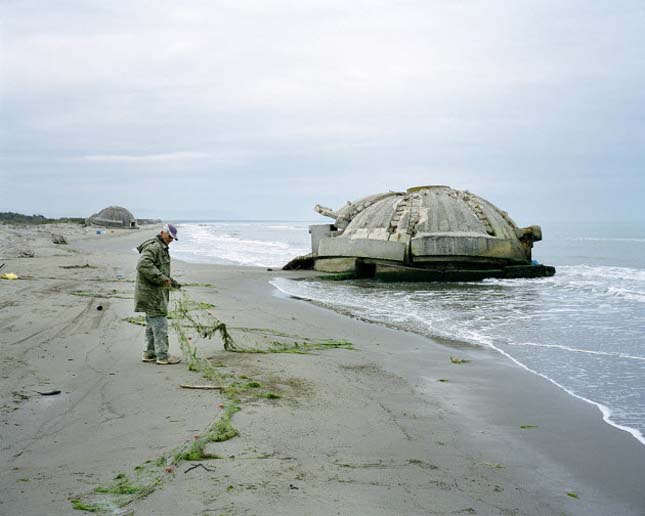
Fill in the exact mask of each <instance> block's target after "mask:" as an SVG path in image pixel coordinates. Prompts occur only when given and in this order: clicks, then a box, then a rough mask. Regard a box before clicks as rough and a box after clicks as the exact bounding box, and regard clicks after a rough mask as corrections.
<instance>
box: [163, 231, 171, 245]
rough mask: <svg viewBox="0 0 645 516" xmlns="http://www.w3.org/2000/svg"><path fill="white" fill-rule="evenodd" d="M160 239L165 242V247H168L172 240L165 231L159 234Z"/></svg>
mask: <svg viewBox="0 0 645 516" xmlns="http://www.w3.org/2000/svg"><path fill="white" fill-rule="evenodd" d="M161 239H162V240H163V241H164V242H166V245H170V242H172V241H173V240H174V238H173V237H172V236H171V235H170V233H168V232H166V231H162V232H161Z"/></svg>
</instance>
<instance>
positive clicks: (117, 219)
mask: <svg viewBox="0 0 645 516" xmlns="http://www.w3.org/2000/svg"><path fill="white" fill-rule="evenodd" d="M88 222H89V223H90V224H94V225H98V226H111V227H123V228H136V227H137V219H136V218H135V217H134V215H132V213H130V211H129V210H127V209H126V208H123V207H122V206H108V207H107V208H103V209H102V210H101V211H99V212H98V213H95V214H94V215H92V216H91V217H89V219H88Z"/></svg>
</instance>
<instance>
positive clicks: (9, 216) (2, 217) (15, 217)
mask: <svg viewBox="0 0 645 516" xmlns="http://www.w3.org/2000/svg"><path fill="white" fill-rule="evenodd" d="M0 222H11V223H17V224H54V223H57V222H72V223H75V224H85V219H84V218H80V217H61V218H60V219H49V218H47V217H45V216H44V215H23V214H22V213H14V212H12V211H0Z"/></svg>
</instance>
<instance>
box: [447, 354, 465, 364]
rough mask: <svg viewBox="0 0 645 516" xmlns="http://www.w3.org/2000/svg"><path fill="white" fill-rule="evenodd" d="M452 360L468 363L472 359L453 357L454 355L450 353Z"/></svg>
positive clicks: (458, 362) (452, 361)
mask: <svg viewBox="0 0 645 516" xmlns="http://www.w3.org/2000/svg"><path fill="white" fill-rule="evenodd" d="M450 362H451V363H452V364H468V363H469V362H470V360H468V359H466V358H459V357H453V356H452V355H450Z"/></svg>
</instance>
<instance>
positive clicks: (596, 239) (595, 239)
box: [565, 237, 645, 244]
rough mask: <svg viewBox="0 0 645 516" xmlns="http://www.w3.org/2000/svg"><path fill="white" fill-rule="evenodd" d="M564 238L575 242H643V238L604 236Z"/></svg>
mask: <svg viewBox="0 0 645 516" xmlns="http://www.w3.org/2000/svg"><path fill="white" fill-rule="evenodd" d="M565 240H570V241H575V242H634V243H638V244H643V243H645V238H604V237H571V238H566V239H565Z"/></svg>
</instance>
